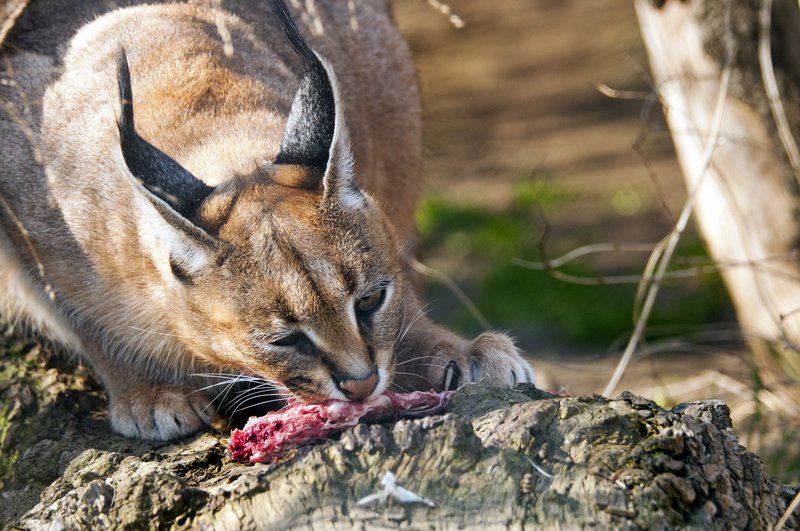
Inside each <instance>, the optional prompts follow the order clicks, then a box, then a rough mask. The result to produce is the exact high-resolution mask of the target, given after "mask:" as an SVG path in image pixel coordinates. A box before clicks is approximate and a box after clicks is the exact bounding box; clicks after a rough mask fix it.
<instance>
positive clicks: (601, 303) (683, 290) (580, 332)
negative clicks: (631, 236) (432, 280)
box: [417, 181, 732, 346]
mask: <svg viewBox="0 0 800 531" xmlns="http://www.w3.org/2000/svg"><path fill="white" fill-rule="evenodd" d="M569 198H570V195H569V193H568V192H567V191H565V190H563V189H560V188H559V187H557V186H553V185H550V184H548V183H547V182H546V181H538V182H534V183H527V182H526V183H524V186H520V187H519V188H518V191H517V194H516V196H515V198H514V200H513V201H512V204H511V206H510V208H508V209H507V210H505V211H503V212H493V211H490V210H486V209H481V208H475V207H466V206H461V205H456V204H450V203H446V202H443V201H441V200H438V199H433V198H429V199H427V200H425V201H424V202H423V203H422V205H421V208H420V209H419V212H418V215H417V224H418V227H419V230H420V235H421V237H422V248H423V254H424V257H423V259H425V260H427V259H431V258H439V259H441V260H439V262H444V263H447V264H452V268H451V270H449V271H445V273H447V274H448V275H450V276H451V277H452V278H454V280H456V281H457V282H459V283H460V284H462V285H465V287H466V288H467V291H468V292H469V293H470V295H471V296H472V297H473V300H474V302H475V303H476V304H477V306H478V308H479V309H480V310H481V311H482V312H483V313H484V314H485V315H486V317H487V318H488V320H489V321H490V322H491V323H492V324H493V325H494V326H496V327H499V328H509V329H512V330H514V331H515V332H518V331H520V330H522V329H524V327H526V326H536V327H539V328H546V329H548V330H551V331H553V334H554V335H556V336H560V337H561V338H563V339H565V340H567V341H570V342H573V343H578V344H584V345H595V346H597V345H602V346H605V345H607V344H608V342H609V341H611V340H613V339H614V338H616V337H618V336H620V335H621V334H624V333H625V332H627V331H629V330H630V329H631V328H632V319H633V318H632V306H633V301H634V297H635V291H636V286H634V285H593V286H584V285H577V284H573V283H567V282H564V281H561V280H557V279H554V278H553V277H552V276H551V275H550V274H549V273H547V272H545V271H536V270H531V269H526V268H524V267H521V266H518V265H516V264H514V263H513V259H514V258H523V259H526V260H540V259H541V255H540V252H539V241H540V239H541V233H542V222H541V216H540V213H539V212H540V211H544V212H545V213H547V212H548V211H552V210H553V209H558V208H564V206H565V205H566V204H567V203H568V200H569ZM599 241H613V237H611V236H609V237H608V238H603V239H601V240H599ZM554 243H558V242H554ZM585 243H596V242H591V241H587V242H585ZM678 254H679V255H681V256H692V257H696V256H701V257H703V256H704V255H705V253H704V250H703V247H702V245H701V243H700V242H699V241H697V240H696V239H695V240H692V241H684V242H682V244H681V246H680V248H679V253H678ZM639 256H640V257H641V258H640V261H641V264H640V265H639V267H638V268H632V269H630V270H629V271H625V272H626V273H631V274H638V273H640V272H641V269H642V267H643V265H644V261H645V260H646V256H644V255H639ZM562 271H563V272H565V273H569V274H572V275H581V276H584V277H598V276H601V275H602V274H603V273H601V272H599V271H596V270H594V269H592V267H590V266H588V265H585V264H576V263H573V264H570V265H568V266H566V267H564V268H563V269H562ZM615 273H619V271H615ZM606 274H608V273H606ZM723 316H724V317H726V318H728V319H730V318H731V316H732V310H731V306H730V303H729V300H728V296H727V293H726V292H725V289H724V286H723V285H722V282H721V280H720V277H719V276H718V275H702V276H698V277H695V278H689V279H683V280H680V281H679V282H677V281H675V282H671V283H666V284H665V285H664V288H663V289H662V295H661V296H660V298H659V299H658V303H657V304H656V307H655V310H654V313H653V316H652V318H651V319H650V324H652V325H658V324H674V323H680V324H697V323H708V322H713V321H714V320H718V319H720V318H721V317H723ZM446 320H447V322H446V323H444V324H446V325H449V326H451V327H453V328H455V329H456V330H460V331H461V332H463V333H474V332H475V331H476V330H477V328H478V326H477V324H476V322H475V320H474V319H473V318H472V317H471V316H470V315H469V313H468V312H467V311H466V309H464V308H462V307H453V308H448V310H447V317H446ZM523 335H524V334H523Z"/></svg>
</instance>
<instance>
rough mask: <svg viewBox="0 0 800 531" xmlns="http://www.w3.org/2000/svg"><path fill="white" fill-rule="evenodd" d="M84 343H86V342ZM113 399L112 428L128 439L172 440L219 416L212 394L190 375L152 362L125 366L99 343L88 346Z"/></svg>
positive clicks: (98, 371)
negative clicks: (99, 346) (161, 368)
mask: <svg viewBox="0 0 800 531" xmlns="http://www.w3.org/2000/svg"><path fill="white" fill-rule="evenodd" d="M85 345H86V343H85ZM85 354H86V357H87V358H89V360H90V361H91V363H92V365H93V366H94V368H95V372H96V373H97V375H98V376H99V378H100V379H101V381H102V382H103V385H104V386H105V389H106V392H107V394H108V400H109V406H108V410H109V415H110V421H111V427H112V428H113V430H114V431H115V432H117V433H119V434H121V435H124V436H126V437H136V438H140V439H150V440H162V441H166V440H170V439H176V438H179V437H183V436H186V435H190V434H192V433H195V432H197V431H199V430H201V429H203V428H205V427H207V426H208V425H209V424H210V423H211V421H212V419H213V417H214V414H215V411H216V410H215V407H214V404H213V403H212V401H211V400H210V399H209V395H208V394H207V393H206V392H204V391H203V390H202V389H199V388H198V386H197V384H196V383H195V382H193V381H192V378H190V377H189V376H185V377H181V376H179V375H177V374H176V373H175V372H174V371H171V370H159V369H158V368H157V366H156V365H154V364H145V365H146V367H136V364H135V363H127V364H122V363H120V362H119V361H117V362H115V361H114V359H113V358H112V357H111V356H109V355H107V354H106V353H105V351H104V350H102V349H100V348H98V345H97V344H92V343H89V346H88V348H87V349H86V352H85Z"/></svg>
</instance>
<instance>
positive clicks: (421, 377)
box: [395, 371, 437, 389]
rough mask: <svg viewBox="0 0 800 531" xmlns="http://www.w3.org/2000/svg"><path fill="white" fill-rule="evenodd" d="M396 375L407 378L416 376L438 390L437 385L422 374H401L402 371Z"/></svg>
mask: <svg viewBox="0 0 800 531" xmlns="http://www.w3.org/2000/svg"><path fill="white" fill-rule="evenodd" d="M395 374H404V375H406V376H416V377H417V378H420V379H422V380H425V381H426V382H428V383H429V384H431V386H433V388H434V389H437V385H436V384H435V383H433V382H432V381H430V380H429V379H428V378H426V377H424V376H422V375H421V374H417V373H414V372H401V371H395Z"/></svg>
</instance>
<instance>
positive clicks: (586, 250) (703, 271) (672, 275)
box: [511, 243, 800, 317]
mask: <svg viewBox="0 0 800 531" xmlns="http://www.w3.org/2000/svg"><path fill="white" fill-rule="evenodd" d="M659 245H660V244H657V245H656V247H658V246H659ZM640 246H642V247H640ZM614 247H619V248H618V249H614ZM653 249H654V245H653V244H650V246H649V247H648V248H646V249H645V248H644V247H643V244H629V245H626V244H613V243H611V244H605V243H599V244H590V245H584V246H582V247H578V248H576V249H573V250H572V251H570V252H569V253H567V254H565V255H563V256H561V257H559V258H556V259H553V260H546V261H543V262H535V261H530V260H523V259H521V258H512V259H511V263H513V264H514V265H518V266H520V267H524V268H526V269H532V270H534V271H546V272H547V274H548V275H550V276H551V277H553V278H555V279H557V280H561V281H562V282H569V283H570V284H578V285H581V286H609V285H619V284H642V283H644V287H647V286H648V285H649V283H650V282H652V274H651V272H652V266H650V265H648V267H647V268H646V272H645V274H644V275H641V274H639V275H606V276H592V277H584V276H579V275H571V274H568V273H564V272H562V271H559V270H558V268H559V267H562V266H563V265H565V264H567V263H569V262H571V261H573V260H575V259H577V258H579V257H580V256H584V255H589V254H592V253H600V252H610V251H612V250H618V251H629V252H637V251H638V252H649V253H653ZM798 254H800V253H798V252H797V251H789V252H786V253H781V254H779V255H774V256H766V257H764V258H761V259H758V260H742V261H738V262H719V263H711V264H698V265H693V266H691V267H686V268H683V269H674V270H672V271H668V272H666V273H664V276H663V278H662V280H676V279H682V278H691V277H697V276H700V275H708V274H712V273H721V272H724V271H730V270H732V269H738V268H742V267H747V268H752V269H755V270H758V271H761V272H763V273H766V274H769V275H773V276H774V277H779V278H784V279H786V280H791V281H794V282H800V277H797V276H796V275H792V274H791V273H788V272H785V271H781V270H778V269H770V268H767V267H766V266H765V265H764V264H767V263H769V262H788V261H790V260H796V259H797V258H798ZM650 262H652V258H651V259H650V260H648V263H650ZM643 277H644V278H643ZM640 300H641V296H638V297H637V304H636V305H637V306H639V304H638V302H640ZM784 317H785V316H784Z"/></svg>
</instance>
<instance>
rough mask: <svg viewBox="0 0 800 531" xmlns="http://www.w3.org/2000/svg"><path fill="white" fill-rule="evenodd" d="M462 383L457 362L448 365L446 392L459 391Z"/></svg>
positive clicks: (445, 377)
mask: <svg viewBox="0 0 800 531" xmlns="http://www.w3.org/2000/svg"><path fill="white" fill-rule="evenodd" d="M460 382H461V369H459V368H458V365H457V364H456V362H455V361H451V362H450V363H448V364H447V368H446V369H445V371H444V390H445V391H455V390H456V389H458V387H459V384H460Z"/></svg>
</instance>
